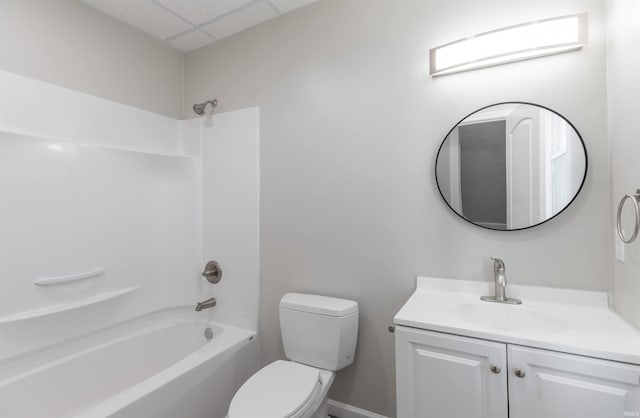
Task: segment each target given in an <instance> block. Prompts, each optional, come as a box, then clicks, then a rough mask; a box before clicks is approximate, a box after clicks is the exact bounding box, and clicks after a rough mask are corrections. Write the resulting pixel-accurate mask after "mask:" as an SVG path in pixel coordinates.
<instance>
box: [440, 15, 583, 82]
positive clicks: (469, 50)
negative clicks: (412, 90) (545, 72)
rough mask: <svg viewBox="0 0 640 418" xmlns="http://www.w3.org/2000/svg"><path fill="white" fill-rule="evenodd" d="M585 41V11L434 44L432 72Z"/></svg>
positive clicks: (530, 54)
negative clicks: (436, 45) (446, 42)
mask: <svg viewBox="0 0 640 418" xmlns="http://www.w3.org/2000/svg"><path fill="white" fill-rule="evenodd" d="M586 43H587V14H586V13H582V14H575V15H569V16H562V17H554V18H551V19H544V20H537V21H534V22H528V23H522V24H520V25H515V26H509V27H506V28H502V29H497V30H493V31H490V32H485V33H481V34H479V35H475V36H470V37H468V38H465V39H460V40H458V41H455V42H451V43H448V44H445V45H441V46H438V47H436V48H432V49H430V50H429V66H430V68H429V74H431V75H432V76H434V77H435V76H439V75H445V74H452V73H458V72H461V71H469V70H474V69H477V68H484V67H490V66H493V65H500V64H506V63H508V62H515V61H522V60H527V59H531V58H537V57H542V56H545V55H552V54H559V53H561V52H568V51H574V50H576V49H580V48H582V47H583V46H584V45H586Z"/></svg>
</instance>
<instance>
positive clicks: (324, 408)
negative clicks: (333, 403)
mask: <svg viewBox="0 0 640 418" xmlns="http://www.w3.org/2000/svg"><path fill="white" fill-rule="evenodd" d="M328 417H329V404H328V402H327V398H326V397H325V398H324V400H323V401H322V403H321V404H320V407H319V408H318V410H317V411H316V412H315V414H313V415H312V416H311V418H328Z"/></svg>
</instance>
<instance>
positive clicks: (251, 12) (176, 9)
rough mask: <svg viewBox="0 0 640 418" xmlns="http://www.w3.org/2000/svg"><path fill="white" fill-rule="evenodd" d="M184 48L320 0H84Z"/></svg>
mask: <svg viewBox="0 0 640 418" xmlns="http://www.w3.org/2000/svg"><path fill="white" fill-rule="evenodd" d="M82 1H83V2H84V3H86V4H88V5H89V6H91V7H93V8H95V9H97V10H99V11H100V12H102V13H105V14H107V15H109V16H111V17H113V18H115V19H117V20H119V21H121V22H124V23H126V24H128V25H131V26H134V27H135V28H138V29H140V30H142V31H144V32H146V33H147V34H149V35H151V36H153V37H154V38H157V39H159V40H161V41H163V42H165V43H167V44H169V45H171V46H172V47H174V48H176V49H179V50H181V51H191V50H193V49H196V48H200V47H202V46H205V45H208V44H210V43H213V42H215V41H218V40H220V39H223V38H225V37H227V36H229V35H232V34H234V33H236V32H240V31H242V30H245V29H248V28H250V27H252V26H255V25H257V24H259V23H262V22H264V21H267V20H269V19H273V18H274V17H276V16H279V15H281V14H284V13H287V12H289V11H291V10H293V9H297V8H298V7H302V6H306V5H307V4H310V3H313V2H314V1H317V0H82Z"/></svg>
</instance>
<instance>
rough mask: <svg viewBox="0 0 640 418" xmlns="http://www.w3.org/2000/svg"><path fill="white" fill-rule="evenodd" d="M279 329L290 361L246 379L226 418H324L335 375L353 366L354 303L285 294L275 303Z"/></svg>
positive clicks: (356, 312)
mask: <svg viewBox="0 0 640 418" xmlns="http://www.w3.org/2000/svg"><path fill="white" fill-rule="evenodd" d="M280 329H281V331H282V343H283V345H284V352H285V355H286V357H287V358H288V359H289V361H284V360H278V361H275V362H273V363H271V364H269V365H268V366H265V367H264V368H262V369H261V370H259V371H258V372H257V373H256V374H254V375H253V376H251V377H250V378H249V380H247V381H246V382H245V383H244V384H243V385H242V386H241V387H240V389H238V391H237V392H236V394H235V395H234V397H233V399H232V400H231V405H230V406H229V415H228V417H229V418H321V417H322V418H327V416H328V411H327V392H328V391H329V387H331V384H332V383H333V378H334V372H335V371H337V370H340V369H343V368H345V367H347V366H348V365H350V364H351V363H352V362H353V356H354V353H355V349H356V338H357V335H358V304H357V303H356V302H354V301H351V300H345V299H337V298H331V297H326V296H317V295H308V294H303V293H288V294H286V295H284V296H283V297H282V299H281V300H280Z"/></svg>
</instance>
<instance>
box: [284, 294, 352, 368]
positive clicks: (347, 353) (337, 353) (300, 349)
mask: <svg viewBox="0 0 640 418" xmlns="http://www.w3.org/2000/svg"><path fill="white" fill-rule="evenodd" d="M280 330H281V332H282V343H283V345H284V353H285V355H286V357H287V358H288V359H289V360H293V361H295V362H298V363H303V364H306V365H309V366H313V367H317V368H320V369H325V370H332V371H335V370H340V369H342V368H344V367H347V366H348V365H350V364H351V363H353V356H354V354H355V350H356V339H357V337H358V303H357V302H354V301H352V300H346V299H338V298H332V297H327V296H318V295H309V294H305V293H287V294H286V295H284V296H283V297H282V299H281V300H280Z"/></svg>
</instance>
